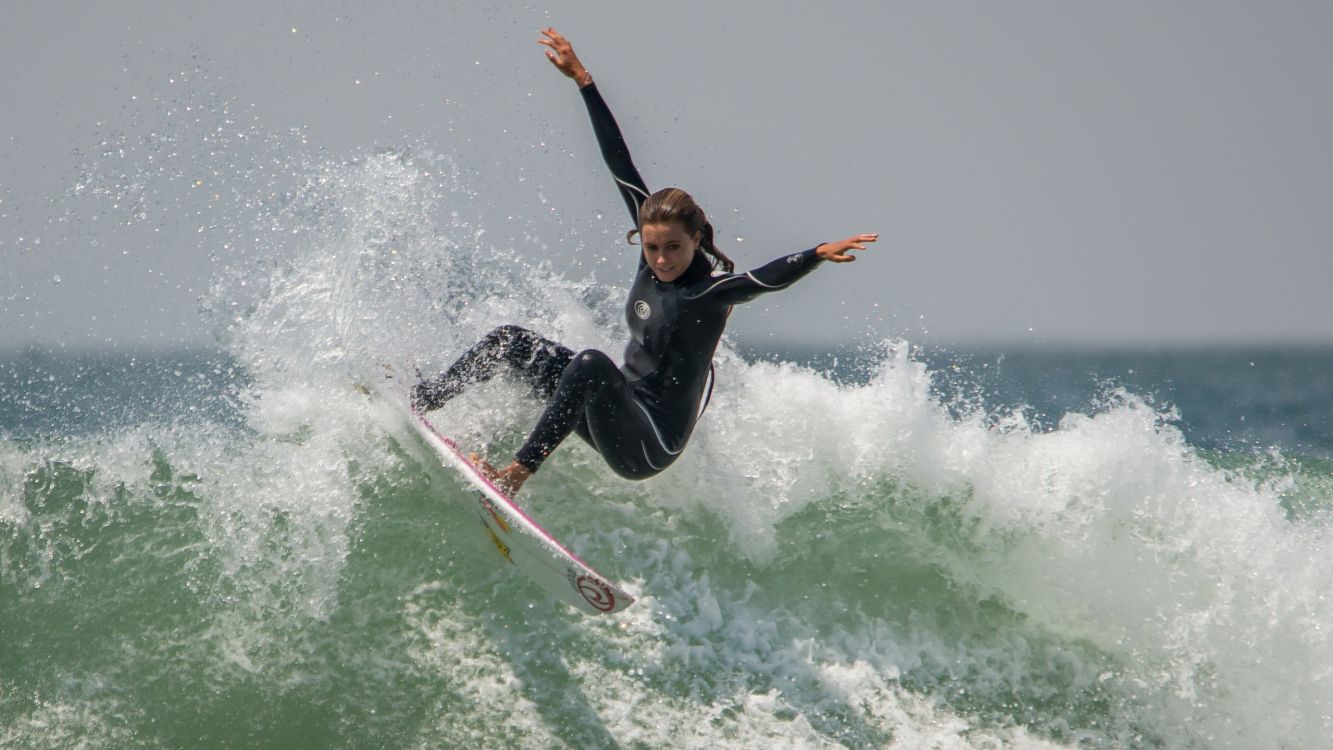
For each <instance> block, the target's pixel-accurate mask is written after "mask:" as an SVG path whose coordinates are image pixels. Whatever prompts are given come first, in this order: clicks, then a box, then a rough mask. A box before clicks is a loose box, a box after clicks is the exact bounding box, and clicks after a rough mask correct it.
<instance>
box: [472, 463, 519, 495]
mask: <svg viewBox="0 0 1333 750" xmlns="http://www.w3.org/2000/svg"><path fill="white" fill-rule="evenodd" d="M467 460H469V461H471V462H472V465H473V466H475V467H477V471H480V472H481V474H482V476H484V477H486V478H487V479H489V480H491V482H492V483H493V484H494V485H495V486H496V487H498V488H499V489H500V491H501V492H503V493H505V494H506V495H508V496H510V497H513V496H514V495H516V494H518V491H519V489H520V488H521V487H522V486H523V483H524V482H526V481H528V478H529V477H531V476H532V472H531V471H530V470H529V469H528V467H526V466H524V465H523V464H521V463H519V462H517V461H514V462H513V463H511V464H509V465H508V466H506V467H504V468H503V469H497V468H495V467H494V466H491V465H490V463H488V462H487V461H486V459H484V458H482V457H481V456H480V455H479V454H477V453H469V454H467Z"/></svg>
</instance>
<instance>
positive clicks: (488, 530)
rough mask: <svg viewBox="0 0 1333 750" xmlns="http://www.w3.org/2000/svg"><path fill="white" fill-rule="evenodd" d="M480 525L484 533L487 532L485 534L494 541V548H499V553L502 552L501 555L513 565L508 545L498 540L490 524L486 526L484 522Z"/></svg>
mask: <svg viewBox="0 0 1333 750" xmlns="http://www.w3.org/2000/svg"><path fill="white" fill-rule="evenodd" d="M481 527H482V528H483V529H486V534H487V536H489V537H490V538H491V541H492V542H495V548H496V549H498V550H500V554H502V555H504V556H505V559H506V560H508V561H509V564H510V565H513V564H514V558H512V557H510V556H509V545H507V544H505V543H504V542H502V541H500V537H498V536H496V535H495V532H494V531H491V527H490V526H487V525H486V524H485V523H482V525H481Z"/></svg>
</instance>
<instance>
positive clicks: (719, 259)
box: [699, 219, 736, 273]
mask: <svg viewBox="0 0 1333 750" xmlns="http://www.w3.org/2000/svg"><path fill="white" fill-rule="evenodd" d="M703 234H704V237H703V242H701V243H700V244H699V247H700V248H701V249H702V250H703V251H704V252H706V253H708V254H709V255H711V256H712V257H713V270H714V271H716V270H718V269H719V268H721V269H722V270H723V271H726V272H727V273H732V272H733V271H735V270H736V264H735V263H732V262H731V258H728V257H727V255H726V253H724V252H722V251H721V250H718V249H717V245H716V244H714V242H713V224H712V222H710V221H708V220H707V219H705V220H704V228H703Z"/></svg>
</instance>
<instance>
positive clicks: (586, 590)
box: [408, 409, 634, 615]
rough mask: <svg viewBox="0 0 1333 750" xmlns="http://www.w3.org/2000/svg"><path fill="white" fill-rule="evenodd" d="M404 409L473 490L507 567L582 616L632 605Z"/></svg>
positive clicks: (487, 529)
mask: <svg viewBox="0 0 1333 750" xmlns="http://www.w3.org/2000/svg"><path fill="white" fill-rule="evenodd" d="M408 411H409V413H410V417H411V424H412V426H413V428H415V429H416V431H417V434H419V435H420V436H421V438H422V440H423V441H424V442H425V443H426V445H428V446H430V447H431V448H432V449H433V450H434V451H435V453H436V454H437V455H438V456H439V458H440V462H441V464H442V465H444V466H447V467H449V468H452V469H454V470H455V471H457V472H458V475H459V476H460V477H462V478H463V479H464V480H465V481H466V482H467V483H468V484H470V485H472V487H473V488H474V489H475V490H476V492H475V493H472V494H471V497H472V498H473V500H474V502H475V503H476V509H477V513H478V515H479V517H480V519H481V526H482V528H483V529H484V533H485V534H486V536H487V537H488V538H489V540H490V542H491V543H492V544H493V545H494V546H495V549H496V550H497V551H498V552H499V553H500V555H502V556H503V557H504V559H505V560H508V561H509V563H510V564H512V565H513V567H515V568H517V569H518V570H519V571H521V572H522V573H524V574H525V575H527V576H528V577H529V578H531V579H532V580H533V581H534V582H536V584H537V585H538V586H540V587H542V588H543V589H545V590H546V592H547V593H549V594H551V595H552V596H554V597H555V598H556V599H559V600H560V601H562V602H564V603H566V604H568V605H570V606H572V607H574V608H575V609H577V610H579V611H582V612H586V613H588V614H594V615H597V614H606V613H609V612H619V611H620V610H622V609H625V608H626V607H628V606H629V605H631V604H633V603H634V597H633V596H630V595H629V594H628V593H627V592H626V591H625V590H624V589H622V588H620V587H619V586H617V585H616V584H615V583H613V582H612V581H611V580H610V579H609V578H607V577H606V576H603V575H602V574H600V573H598V572H597V571H595V570H593V569H592V566H590V565H588V564H587V563H585V562H583V561H582V560H580V559H579V558H578V556H577V555H575V554H574V553H573V552H570V551H569V550H568V549H566V548H565V546H564V545H562V544H561V543H560V542H558V541H556V539H555V537H553V536H551V534H550V533H549V532H548V531H546V529H544V528H542V527H541V525H540V524H538V523H537V522H536V521H535V520H533V519H532V517H531V516H529V515H528V514H527V513H525V512H524V511H523V509H522V508H519V507H518V506H517V505H515V504H514V502H513V501H512V500H510V499H509V498H508V497H507V496H506V495H505V494H504V493H503V492H501V491H500V489H499V488H498V487H496V486H495V485H494V484H493V483H492V482H491V481H490V480H489V479H487V478H486V477H485V476H483V475H482V474H481V472H479V471H477V469H476V467H475V466H473V465H472V462H470V461H468V459H467V456H466V455H464V454H463V452H462V450H461V449H459V447H458V444H457V443H455V442H454V441H453V440H452V439H450V438H449V437H448V436H447V435H445V434H444V433H443V432H441V431H440V430H439V429H437V428H436V427H435V425H433V424H431V423H430V420H428V419H427V418H426V415H424V414H422V413H420V412H417V411H414V410H411V409H409V410H408Z"/></svg>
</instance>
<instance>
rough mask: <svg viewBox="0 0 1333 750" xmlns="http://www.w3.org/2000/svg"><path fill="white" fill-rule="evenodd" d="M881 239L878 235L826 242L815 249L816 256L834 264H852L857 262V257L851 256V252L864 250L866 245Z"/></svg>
mask: <svg viewBox="0 0 1333 750" xmlns="http://www.w3.org/2000/svg"><path fill="white" fill-rule="evenodd" d="M878 239H879V235H878V234H858V235H856V236H855V237H848V238H847V239H845V240H838V241H837V242H825V243H824V244H822V245H820V246H819V247H817V248H815V255H818V256H819V257H820V258H822V259H824V260H829V261H833V262H834V263H850V262H852V261H854V260H856V256H855V255H851V254H850V253H849V252H848V251H850V250H864V249H866V245H868V244H870V243H872V242H875V241H876V240H878Z"/></svg>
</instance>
